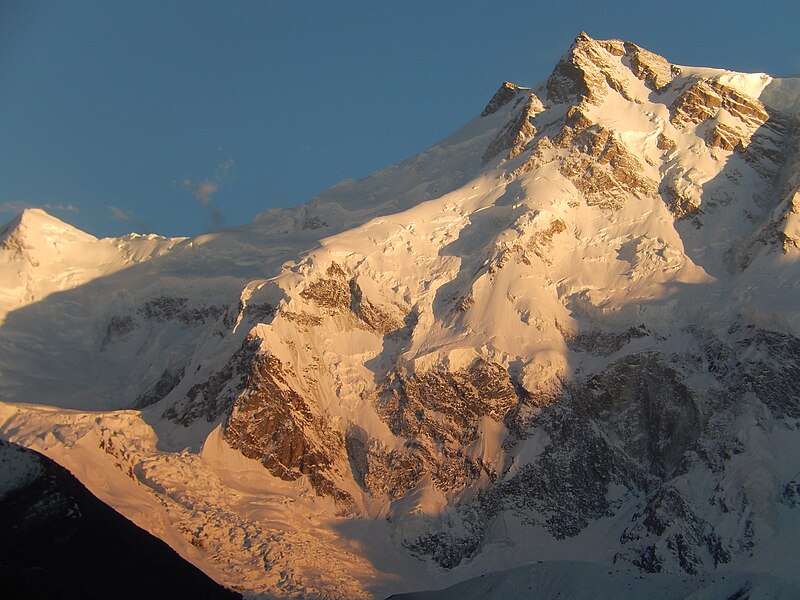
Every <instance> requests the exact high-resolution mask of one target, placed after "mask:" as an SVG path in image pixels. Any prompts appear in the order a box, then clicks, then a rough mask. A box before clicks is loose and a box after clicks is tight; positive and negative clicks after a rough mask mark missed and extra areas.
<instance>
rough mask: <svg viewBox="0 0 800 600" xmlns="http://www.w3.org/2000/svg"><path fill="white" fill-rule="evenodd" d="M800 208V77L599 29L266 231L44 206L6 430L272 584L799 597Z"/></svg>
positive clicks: (232, 573) (204, 554)
mask: <svg viewBox="0 0 800 600" xmlns="http://www.w3.org/2000/svg"><path fill="white" fill-rule="evenodd" d="M799 213H800V80H798V79H791V78H786V79H777V78H772V77H770V76H767V75H764V74H742V73H734V72H730V71H725V70H719V69H708V68H694V67H685V66H678V65H673V64H671V63H669V62H668V60H667V59H665V58H663V57H661V56H658V55H656V54H653V53H651V52H648V51H647V50H644V49H643V48H640V47H638V46H636V45H635V44H632V43H629V42H623V41H620V40H608V41H600V40H593V39H591V38H589V37H588V36H586V35H585V34H581V35H580V36H578V38H577V39H576V40H575V43H574V44H573V45H572V47H571V48H570V49H569V51H568V52H567V54H566V55H565V56H564V57H563V58H562V59H561V60H560V61H559V62H558V64H557V65H556V66H555V68H554V70H553V72H552V74H551V75H550V77H549V78H548V79H547V80H546V81H545V82H543V83H541V84H539V85H537V86H535V87H532V88H526V87H521V86H518V85H515V84H512V83H509V82H506V83H503V84H502V85H501V87H500V88H499V90H498V91H497V93H496V94H495V95H494V97H493V98H491V100H490V101H489V103H488V104H487V105H486V107H485V108H484V109H483V111H482V112H481V113H480V115H479V116H477V117H476V118H475V119H473V120H472V121H470V122H469V123H467V124H466V125H465V126H464V127H463V128H461V129H460V130H458V131H456V132H455V133H454V134H453V135H451V136H450V137H448V138H447V139H445V140H444V141H443V142H441V143H440V144H437V145H436V146H433V147H432V148H430V149H428V150H426V151H424V152H422V153H421V154H419V155H417V156H415V157H412V158H411V159H409V160H407V161H406V162H404V163H402V164H399V165H395V166H392V167H389V168H388V169H386V170H384V171H380V172H378V173H376V174H374V175H372V176H370V177H368V178H366V179H363V180H360V181H347V182H343V183H342V184H339V185H338V186H336V187H334V188H332V189H331V190H329V191H327V192H325V193H323V194H322V195H320V196H319V197H317V198H315V199H314V200H312V201H311V202H310V203H308V204H306V205H304V206H301V207H299V208H296V209H285V210H271V211H268V212H267V213H265V214H264V215H262V216H261V217H259V218H258V219H257V220H256V221H255V222H254V223H252V224H251V225H246V226H243V227H239V228H236V229H231V230H227V231H223V232H219V233H217V234H209V235H206V236H200V237H198V238H193V239H166V238H159V237H157V236H136V235H131V236H127V237H125V238H120V239H113V240H108V239H106V240H97V239H95V238H92V237H91V236H88V235H86V234H84V233H81V232H78V231H77V230H74V229H73V228H71V227H69V226H68V225H66V224H63V223H60V222H59V221H57V220H55V219H53V218H52V217H50V216H49V215H46V214H45V213H42V212H41V211H28V212H26V213H24V214H23V215H22V217H21V218H20V219H18V220H17V221H15V222H12V223H10V224H9V225H7V226H6V228H5V229H4V230H3V231H2V233H0V248H1V250H0V275H2V277H3V280H4V282H5V281H8V282H9V283H8V284H7V285H6V287H5V290H4V292H3V294H4V295H3V296H2V298H0V299H1V300H2V302H3V314H4V315H5V317H4V321H3V322H2V326H1V327H0V339H2V345H0V371H1V372H2V377H1V378H0V398H1V399H2V400H3V403H0V432H2V435H3V437H4V438H6V439H10V440H12V441H14V442H16V443H19V444H21V445H24V446H28V447H31V448H34V449H36V450H39V451H41V452H43V453H44V454H46V455H48V456H50V457H51V458H53V459H55V460H56V461H58V462H59V463H60V464H62V465H64V466H66V467H68V468H69V469H70V470H72V471H73V473H74V474H75V475H76V476H77V477H78V478H79V479H80V480H81V481H82V482H83V483H84V484H86V485H87V486H88V487H89V488H90V489H91V490H92V491H93V492H94V493H96V494H97V495H98V496H100V497H101V498H102V499H104V500H105V501H107V502H109V503H110V504H111V505H112V506H114V507H115V508H116V509H117V510H119V511H120V512H122V513H123V514H125V515H126V516H128V517H129V518H131V519H132V520H134V521H135V522H137V523H138V524H140V525H141V526H143V527H145V528H146V529H148V530H149V531H151V532H152V533H154V534H156V535H158V536H159V537H161V538H162V539H164V540H165V541H167V542H168V543H169V544H170V545H171V546H172V547H173V548H175V549H176V550H177V551H178V552H179V553H181V554H182V555H183V556H184V557H185V558H187V559H189V560H190V561H192V562H194V563H195V564H197V565H199V566H202V567H203V569H204V570H205V571H206V572H207V573H210V574H212V575H213V576H215V577H216V578H217V579H218V580H219V581H221V582H222V583H224V584H226V585H228V586H231V587H234V588H235V589H237V590H240V591H242V592H243V593H245V594H246V595H248V596H252V597H315V596H323V597H341V598H358V597H381V596H384V595H386V594H389V593H394V592H407V591H414V590H419V589H426V588H440V587H443V586H445V585H449V584H453V583H456V582H459V581H462V580H464V579H467V578H469V577H473V576H475V575H478V574H482V573H485V572H488V571H495V570H500V569H509V568H513V567H520V566H522V565H527V564H530V563H536V565H537V566H536V568H535V571H530V572H529V573H528V572H526V573H527V574H526V575H524V577H529V578H530V577H538V578H540V579H541V581H549V582H550V583H548V584H547V585H555V584H553V583H552V582H553V581H555V582H557V581H562V580H563V578H564V572H565V568H566V567H565V566H564V565H565V564H566V563H564V562H563V561H564V560H569V561H571V562H570V563H569V564H570V565H572V566H570V567H569V570H573V572H579V573H582V574H583V575H584V576H585V577H586V578H588V579H587V581H597V582H598V585H601V584H602V585H605V586H608V585H610V584H609V583H608V581H606V578H607V573H608V572H613V573H619V574H620V575H619V578H618V579H614V580H612V584H613V581H617V582H624V583H625V584H626V585H629V586H630V585H633V586H635V587H636V589H637V590H639V589H640V588H642V586H645V587H646V586H647V585H650V586H652V589H656V588H659V586H661V587H663V586H664V585H668V586H673V587H671V588H669V589H674V590H675V591H676V593H680V594H687V595H688V594H689V593H692V592H693V591H696V590H697V589H699V588H698V587H697V586H696V585H694V584H693V583H692V582H697V581H700V580H701V578H709V577H715V578H723V577H725V576H726V575H727V576H728V577H729V579H728V581H729V582H730V581H737V582H739V584H741V585H740V586H739V587H737V588H736V589H732V591H731V592H730V594H734V593H738V592H740V591H741V590H745V591H746V590H747V589H748V588H747V585H748V583H747V582H748V581H750V582H751V583H752V582H756V583H757V584H758V585H761V586H767V588H769V589H770V590H773V589H774V590H783V591H784V592H785V590H792V589H794V590H797V589H800V576H798V573H800V570H799V569H798V566H800V564H798V563H799V562H800V561H799V560H798V555H797V553H796V552H794V545H795V544H796V540H797V538H798V535H799V534H800V508H799V507H800V458H798V457H800V431H798V430H800V392H798V391H797V390H798V388H797V381H798V380H800V338H799V337H797V331H798V327H800V311H799V310H798V307H800V290H799V289H798V287H797V281H798V276H799V275H800V261H798V256H800V220H798V214H799ZM539 562H541V563H542V564H539ZM576 565H581V566H576ZM598 565H600V567H602V568H598ZM643 574H647V576H646V579H645V580H640V579H639V577H645V576H644V575H643ZM749 574H753V575H752V577H750V575H749ZM748 577H750V579H748ZM687 578H689V579H687ZM601 580H602V581H601ZM515 581H516V579H515ZM521 581H522V579H521ZM525 581H527V580H525ZM642 581H644V583H642ZM687 581H689V582H690V583H686V582H687ZM703 581H705V579H703ZM765 582H766V583H765ZM620 585H622V583H620ZM725 585H727V584H725ZM731 585H733V584H731ZM737 585H738V584H737ZM754 585H755V584H754ZM557 587H558V586H556V587H554V588H553V589H554V590H556V591H553V592H552V594H555V593H556V592H557ZM751 587H752V586H751ZM767 588H759V589H767ZM548 589H549V588H548ZM598 589H599V588H598ZM603 589H606V588H603ZM619 589H623V588H622V587H620V588H619ZM664 589H667V588H664ZM722 589H723V588H714V590H716V591H717V592H719V590H722ZM724 589H726V590H727V589H728V588H727V587H725V588H724ZM498 593H499V592H498ZM548 593H549V592H548ZM576 593H577V592H576ZM633 593H634V592H631V594H633ZM642 593H644V592H642ZM709 593H710V592H709ZM714 593H716V592H714ZM720 593H721V592H720ZM726 593H727V592H726ZM776 593H777V592H776ZM781 593H783V592H781ZM547 597H549V596H547Z"/></svg>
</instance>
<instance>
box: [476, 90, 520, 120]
mask: <svg viewBox="0 0 800 600" xmlns="http://www.w3.org/2000/svg"><path fill="white" fill-rule="evenodd" d="M527 89H528V88H523V87H520V86H518V85H516V84H513V83H511V82H510V81H504V82H503V83H502V84H501V85H500V87H499V88H498V90H497V91H496V92H495V94H494V96H492V99H491V100H489V104H487V105H486V107H485V108H484V109H483V111H481V116H482V117H488V116H489V115H492V114H494V113H496V112H497V111H498V110H500V109H501V108H503V107H504V106H505V105H506V104H508V103H509V102H511V101H512V100H513V99H514V98H516V97H517V95H518V94H519V93H520V92H522V91H524V90H527Z"/></svg>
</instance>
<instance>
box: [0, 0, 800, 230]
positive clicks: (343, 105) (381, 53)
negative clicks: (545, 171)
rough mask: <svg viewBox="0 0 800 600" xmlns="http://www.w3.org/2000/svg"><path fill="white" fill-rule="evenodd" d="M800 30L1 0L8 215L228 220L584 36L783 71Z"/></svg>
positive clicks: (2, 171) (418, 142)
mask: <svg viewBox="0 0 800 600" xmlns="http://www.w3.org/2000/svg"><path fill="white" fill-rule="evenodd" d="M798 23H800V2H797V1H796V0H792V1H776V2H769V1H762V2H760V3H757V4H754V3H745V2H738V1H731V2H728V1H725V2H723V1H722V0H716V1H711V0H694V1H692V2H687V1H683V0H681V1H672V2H669V3H667V2H651V1H650V0H640V1H639V2H591V3H590V2H570V3H555V2H552V1H548V2H540V1H527V2H524V1H510V2H500V1H498V2H489V1H482V2H478V1H461V2H454V1H437V0H429V1H427V2H421V1H420V2H418V1H408V0H404V1H402V2H392V3H390V2H382V1H381V2H376V1H374V0H373V1H368V2H367V1H365V2H348V1H322V0H320V1H318V2H309V1H299V0H295V1H292V2H282V1H271V2H266V1H264V2H216V1H209V0H197V1H192V2H178V1H163V0H162V1H158V2H156V1H150V0H138V1H136V2H119V1H116V0H104V1H94V0H92V1H89V0H77V1H74V2H61V1H56V0H53V1H50V2H42V1H36V0H25V1H22V0H2V1H0V222H4V221H7V220H8V219H11V218H12V217H13V216H14V212H15V211H16V210H18V209H19V208H21V207H23V206H42V207H46V208H47V209H48V210H50V212H52V213H53V214H55V215H56V216H58V217H59V218H62V219H64V220H66V221H68V222H70V223H73V224H75V225H76V226H78V227H80V228H82V229H84V230H86V231H89V232H91V233H93V234H95V235H99V236H106V235H120V234H122V233H125V232H128V231H131V230H136V231H140V232H148V231H153V232H157V233H161V234H165V235H194V234H198V233H201V232H204V231H209V230H211V229H214V228H217V227H218V226H220V225H226V226H232V225H237V224H241V223H245V222H248V221H250V220H252V218H253V217H254V216H255V215H256V214H258V213H260V212H263V211H264V210H266V209H267V208H269V207H272V206H293V205H296V204H298V203H301V202H304V201H307V200H310V199H311V198H312V197H313V196H314V195H315V194H316V193H318V192H320V191H322V190H323V189H325V188H327V187H329V186H331V185H333V184H335V183H337V182H338V181H340V180H342V179H345V178H352V177H363V176H366V175H368V174H369V173H371V172H373V171H375V170H377V169H379V168H381V167H385V166H388V165H390V164H393V163H396V162H400V161H401V160H403V159H404V158H407V157H408V156H410V155H412V154H414V153H416V152H419V151H421V150H423V149H424V148H425V147H427V146H429V145H431V144H433V143H435V142H437V141H438V140H440V139H441V138H443V137H444V136H445V135H447V134H448V133H450V132H451V131H452V130H454V129H455V128H457V127H458V126H460V125H461V124H463V123H464V122H466V121H467V120H469V119H470V118H472V117H473V116H475V115H476V114H477V113H478V112H480V110H481V109H482V108H483V106H484V104H485V103H486V102H487V101H488V99H489V98H490V97H491V95H492V93H493V92H494V91H495V89H496V88H497V86H498V85H499V84H500V82H502V81H503V80H506V79H508V80H511V81H514V82H516V83H519V84H522V85H534V84H536V83H538V82H539V81H541V80H543V79H544V78H545V77H547V75H548V74H549V72H550V70H551V69H552V67H553V65H554V63H555V62H556V61H557V60H558V58H559V57H560V56H561V55H562V54H563V53H564V52H565V51H566V50H567V48H568V47H569V44H570V43H571V41H572V39H573V38H574V37H575V35H576V34H577V33H578V32H579V31H581V30H586V31H587V33H588V34H589V35H591V36H592V37H595V38H607V37H618V38H623V39H628V40H631V41H633V42H636V43H638V44H639V45H642V46H644V47H645V48H648V49H649V50H652V51H654V52H658V53H660V54H663V55H664V56H665V57H666V58H667V59H669V60H671V61H672V62H675V63H678V64H694V65H703V66H716V67H724V68H729V69H733V70H742V71H765V72H769V73H772V74H782V75H788V74H797V73H800V37H798ZM204 183H205V184H206V185H205V186H202V185H201V184H204ZM198 186H199V187H198Z"/></svg>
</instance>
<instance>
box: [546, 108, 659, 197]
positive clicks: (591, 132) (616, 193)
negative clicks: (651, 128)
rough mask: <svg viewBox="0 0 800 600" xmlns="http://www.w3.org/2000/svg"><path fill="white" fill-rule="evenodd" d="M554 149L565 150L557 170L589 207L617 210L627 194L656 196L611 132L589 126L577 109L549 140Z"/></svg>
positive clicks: (652, 184) (654, 187) (636, 162)
mask: <svg viewBox="0 0 800 600" xmlns="http://www.w3.org/2000/svg"><path fill="white" fill-rule="evenodd" d="M553 143H554V144H555V146H556V147H558V148H563V149H565V150H567V153H566V155H565V156H564V158H563V160H562V161H560V164H559V171H560V172H561V174H562V175H563V176H564V177H567V178H568V179H569V180H570V181H572V183H573V184H574V185H575V187H576V188H578V190H580V192H581V193H582V194H583V195H584V197H585V198H586V202H587V204H589V205H590V206H599V207H601V208H607V209H612V210H614V209H619V208H621V207H622V206H623V205H624V204H625V202H626V201H627V199H628V198H629V195H630V194H634V195H637V196H640V197H648V196H654V195H656V194H657V189H658V188H657V184H656V182H655V181H653V180H652V179H650V178H648V177H647V176H646V175H645V172H646V169H645V168H644V165H642V164H641V162H640V161H639V159H637V158H636V157H635V156H634V155H633V154H632V153H631V152H630V151H629V150H628V149H627V148H626V147H625V146H624V145H623V144H622V143H621V142H620V141H619V140H618V139H616V137H615V136H614V135H613V133H612V132H611V131H609V130H608V129H606V128H605V127H602V126H600V125H596V124H592V123H591V121H590V120H589V119H588V118H587V117H586V116H585V115H584V114H583V112H581V110H580V109H579V108H571V109H570V110H569V112H568V113H567V119H566V122H565V124H564V127H563V128H562V129H561V131H560V132H559V133H558V135H556V136H555V137H554V138H553Z"/></svg>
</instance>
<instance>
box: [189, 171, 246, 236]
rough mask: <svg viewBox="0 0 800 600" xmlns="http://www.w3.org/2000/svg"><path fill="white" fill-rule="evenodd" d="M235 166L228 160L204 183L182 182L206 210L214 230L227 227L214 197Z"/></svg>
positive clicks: (203, 181) (204, 180)
mask: <svg viewBox="0 0 800 600" xmlns="http://www.w3.org/2000/svg"><path fill="white" fill-rule="evenodd" d="M233 165H234V160H233V159H232V158H228V159H226V160H224V161H222V162H221V163H220V164H219V165H217V168H216V169H214V177H213V178H210V179H209V178H206V179H203V180H202V181H192V180H191V179H190V178H188V177H184V178H183V181H182V182H181V186H182V187H183V188H184V189H186V190H188V191H189V192H191V194H192V196H194V198H195V200H197V203H198V204H199V205H200V206H202V207H203V208H204V209H205V210H206V212H207V213H208V217H209V219H211V224H212V225H213V227H214V229H222V227H223V226H224V225H225V219H224V218H223V216H222V213H221V212H220V211H219V209H218V208H217V206H216V204H215V203H214V195H215V194H216V193H217V192H218V191H219V189H220V187H221V186H222V184H223V182H224V181H225V179H227V178H228V176H229V175H230V172H231V170H232V169H233Z"/></svg>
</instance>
